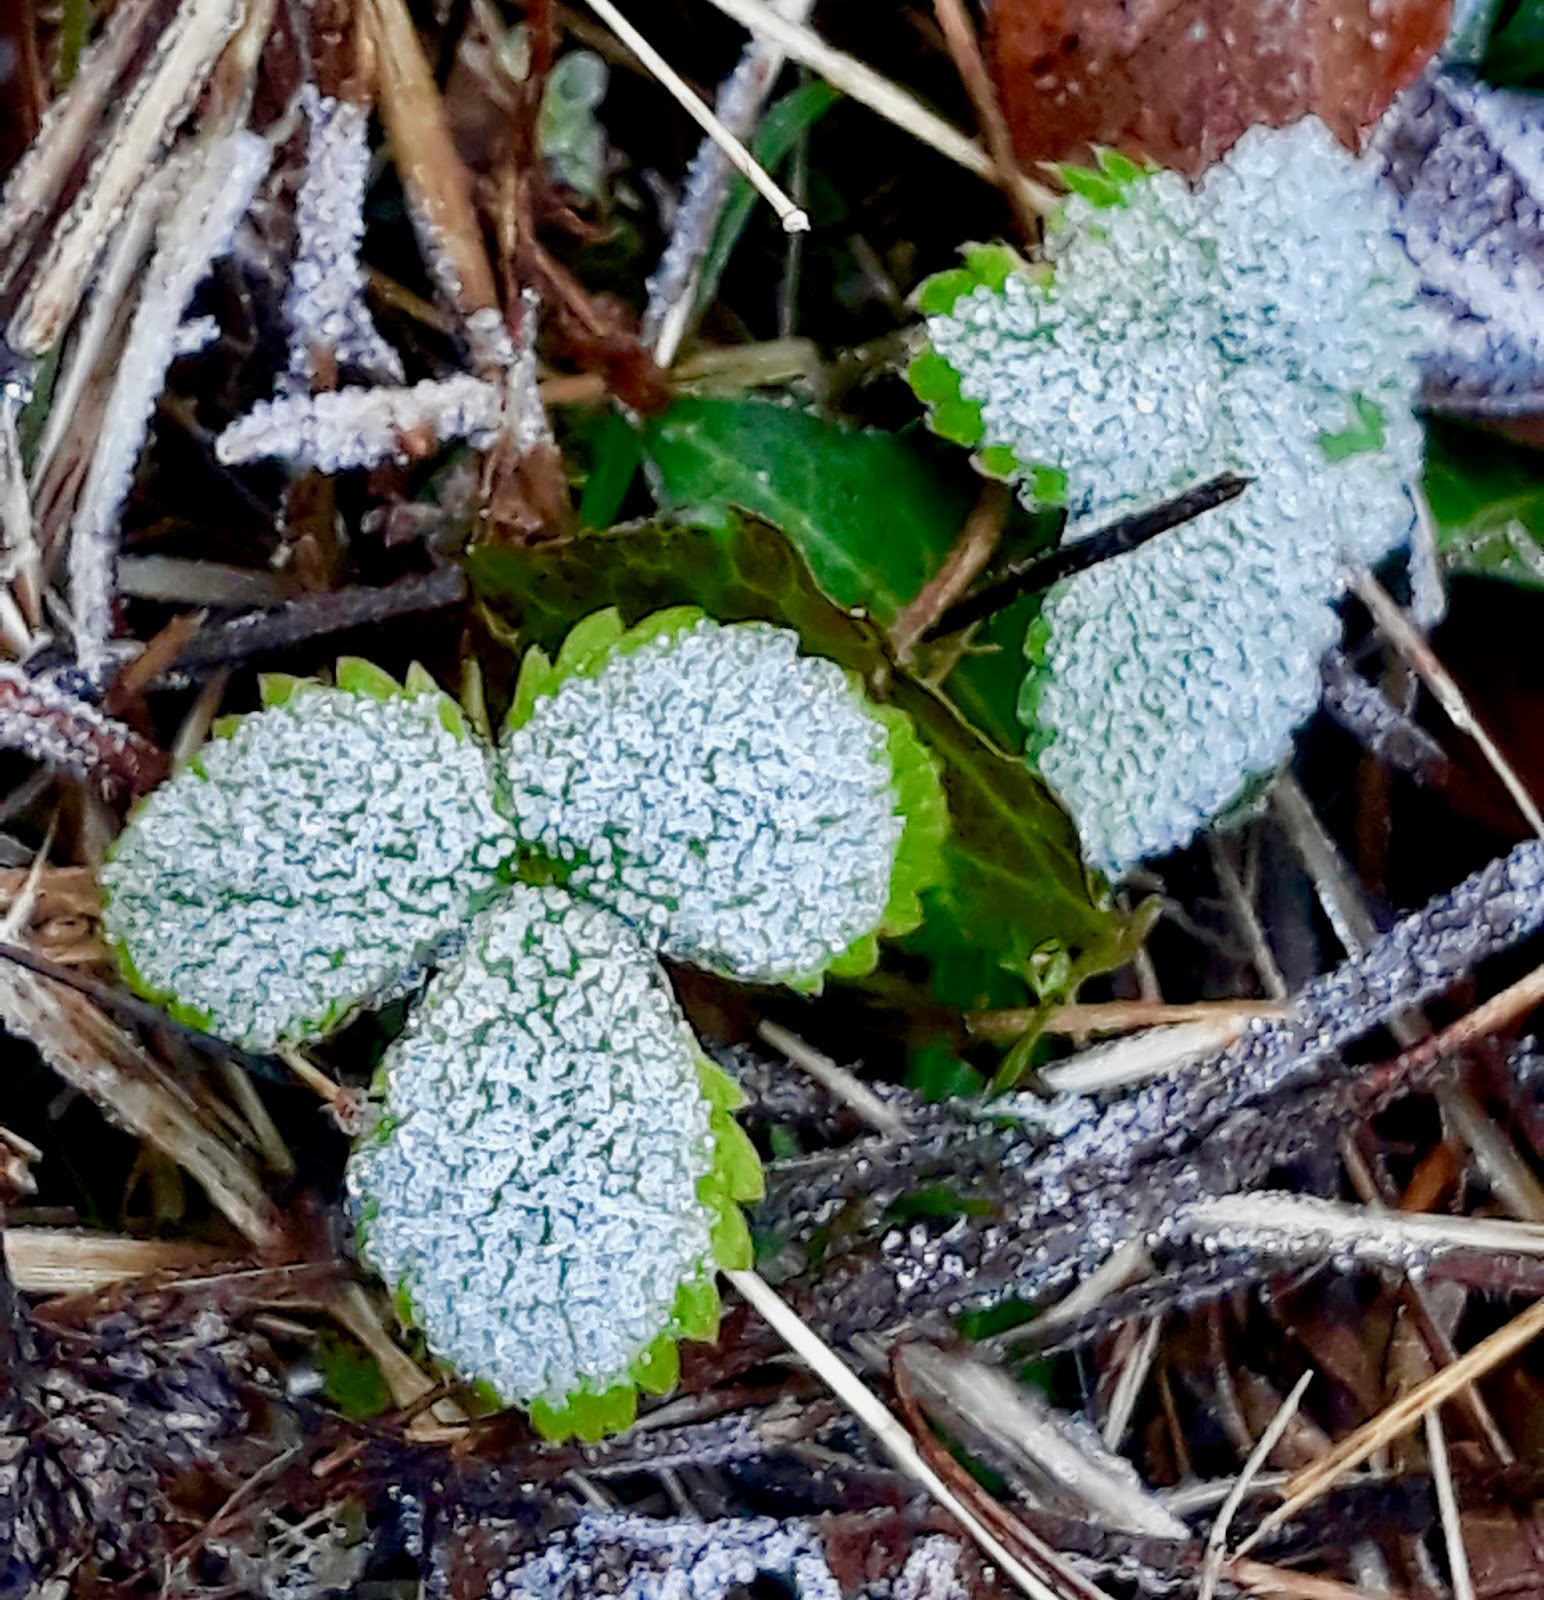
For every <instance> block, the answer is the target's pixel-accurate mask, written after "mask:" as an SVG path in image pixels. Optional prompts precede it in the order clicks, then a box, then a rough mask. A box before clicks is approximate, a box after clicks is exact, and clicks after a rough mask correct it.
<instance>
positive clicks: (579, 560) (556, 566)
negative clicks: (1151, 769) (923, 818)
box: [468, 513, 1123, 970]
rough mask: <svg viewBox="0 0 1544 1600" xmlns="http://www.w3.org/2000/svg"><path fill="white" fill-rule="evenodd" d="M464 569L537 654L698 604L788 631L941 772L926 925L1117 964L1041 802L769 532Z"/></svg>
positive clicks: (1027, 949) (484, 555) (1019, 954)
mask: <svg viewBox="0 0 1544 1600" xmlns="http://www.w3.org/2000/svg"><path fill="white" fill-rule="evenodd" d="M468 565H469V570H470V573H471V576H472V580H473V582H474V583H475V584H476V585H477V587H478V589H479V590H480V591H481V592H482V594H483V595H484V597H485V598H486V599H487V600H488V602H489V603H490V605H492V606H493V607H494V608H495V609H496V610H502V611H503V612H505V613H507V615H508V618H509V620H510V621H511V622H512V623H514V624H515V625H516V626H517V627H519V629H520V630H521V633H522V636H523V637H524V638H526V639H528V640H530V641H531V642H532V643H534V644H536V645H539V646H542V647H544V648H548V649H552V648H556V647H557V646H558V645H559V644H560V643H561V642H562V640H563V637H564V635H565V633H566V631H567V629H568V627H569V625H570V624H571V623H572V622H574V621H575V620H577V619H578V618H580V617H583V616H587V615H589V614H590V613H591V612H592V611H594V610H595V609H596V607H598V606H606V605H617V606H619V607H620V609H621V614H622V620H623V622H624V623H626V622H629V621H635V620H637V619H639V618H641V617H643V616H646V615H648V614H649V613H650V612H652V611H655V610H658V609H660V608H662V607H665V606H671V605H681V604H695V605H700V606H701V607H703V609H704V610H705V611H707V612H709V613H710V614H711V615H712V616H714V617H717V618H719V619H721V620H723V621H725V622H735V621H742V620H745V619H748V618H761V619H763V620H767V621H772V622H779V623H783V624H786V625H787V626H789V627H792V628H794V629H796V630H797V631H798V632H799V633H800V635H801V636H802V638H803V640H804V643H805V645H806V647H807V648H808V649H809V650H811V651H815V652H818V653H819V654H821V655H824V656H829V657H830V658H831V659H832V660H834V661H837V662H839V663H840V664H841V665H842V666H844V667H847V668H849V669H850V670H852V671H854V672H856V673H857V674H858V675H859V676H860V677H861V678H862V679H863V681H864V684H865V686H866V688H867V691H868V693H869V695H870V697H871V698H873V699H876V700H880V701H883V700H886V699H888V700H889V701H890V702H891V703H893V704H895V705H897V706H899V707H900V709H901V710H903V711H905V712H906V713H908V715H910V716H911V718H912V720H913V722H914V724H915V726H916V728H917V731H918V733H919V734H920V735H921V737H922V740H923V742H924V743H925V744H926V745H927V746H928V747H929V748H930V749H931V751H932V753H933V754H934V755H935V756H936V757H938V758H939V760H940V761H941V762H942V767H943V784H944V794H945V798H946V800H947V802H948V809H949V816H950V824H951V829H952V832H951V836H950V839H949V841H948V842H947V843H946V844H945V846H944V859H945V863H946V867H947V871H948V877H947V880H946V883H945V885H944V887H943V888H942V889H934V890H932V891H930V892H929V894H928V895H927V896H925V897H924V905H925V907H926V908H927V915H928V916H929V917H931V916H932V915H933V907H934V905H935V904H937V903H938V902H939V900H940V899H941V898H942V899H945V900H947V901H948V902H949V908H950V913H951V915H952V916H953V918H954V919H955V922H956V924H957V925H958V926H959V927H960V928H962V929H967V930H969V936H970V938H971V939H972V940H973V942H974V943H975V944H976V945H977V946H978V947H980V948H981V949H984V950H985V951H987V952H989V954H990V955H991V956H992V957H993V958H994V959H998V960H1002V961H1007V962H1011V963H1019V964H1022V963H1025V962H1027V961H1029V960H1030V959H1031V957H1032V956H1033V955H1034V954H1035V953H1036V952H1037V951H1039V950H1041V949H1042V947H1044V946H1045V945H1046V944H1047V943H1050V944H1053V945H1056V946H1057V947H1059V948H1064V949H1066V950H1067V951H1068V952H1073V953H1076V954H1077V955H1078V957H1079V958H1080V959H1082V960H1084V961H1086V962H1088V963H1089V965H1090V966H1091V968H1092V969H1093V970H1102V969H1103V968H1104V967H1105V966H1107V965H1109V964H1113V963H1115V962H1118V961H1119V960H1120V959H1122V945H1121V935H1122V930H1123V923H1122V919H1121V918H1120V917H1119V916H1118V915H1117V914H1116V913H1115V912H1114V911H1112V910H1111V909H1110V907H1109V905H1108V903H1107V899H1106V897H1105V895H1104V892H1103V890H1102V889H1101V888H1100V887H1099V886H1098V885H1097V884H1096V882H1095V881H1094V880H1093V879H1091V878H1090V876H1089V875H1088V874H1087V873H1086V872H1085V870H1084V868H1083V865H1082V862H1081V860H1080V858H1079V855H1078V847H1077V840H1076V836H1075V834H1074V832H1073V829H1072V824H1071V823H1070V822H1069V821H1068V819H1067V816H1066V813H1065V812H1064V811H1063V810H1062V809H1061V807H1060V806H1059V805H1058V804H1057V802H1056V800H1055V799H1054V798H1053V797H1052V795H1051V793H1050V791H1049V790H1048V789H1047V788H1046V787H1045V785H1044V784H1042V783H1041V782H1040V780H1039V779H1038V778H1036V777H1035V776H1034V774H1033V773H1032V772H1031V771H1030V770H1029V768H1028V767H1027V766H1026V765H1025V764H1024V762H1022V761H1020V760H1017V759H1015V758H1013V757H1010V756H1008V755H1005V754H1003V752H1002V751H1001V750H999V749H997V748H995V747H994V746H993V745H991V744H990V743H989V742H988V741H987V740H986V739H984V738H982V736H981V735H980V734H979V733H977V732H976V731H975V729H973V728H972V727H970V726H969V724H968V723H966V722H965V721H963V720H962V719H961V717H960V715H959V713H958V712H957V711H956V709H955V708H954V707H953V706H952V705H951V704H950V703H949V702H948V701H947V700H946V699H945V698H944V696H943V695H942V694H940V693H939V692H938V691H937V690H934V689H931V688H929V687H927V686H925V685H923V684H920V683H918V682H916V681H915V680H913V679H911V678H908V677H907V676H905V675H904V674H902V673H899V672H897V670H896V668H895V666H894V664H893V663H892V662H891V661H890V660H889V658H888V657H887V655H886V653H885V650H884V646H883V641H882V640H881V638H880V636H879V634H878V633H877V631H876V630H875V628H874V627H873V626H872V624H870V623H868V622H866V621H864V620H863V619H861V618H858V617H854V616H853V615H851V614H850V613H849V612H847V611H844V610H843V609H841V608H840V607H838V606H836V605H833V604H832V603H831V602H830V601H829V600H828V599H827V598H826V597H825V596H824V595H823V594H822V593H821V592H820V589H819V588H818V587H817V585H816V583H815V581H814V579H813V577H812V576H811V573H810V570H809V568H808V567H806V566H805V564H804V563H803V562H802V561H801V560H800V559H799V556H798V553H797V552H796V551H795V549H794V548H793V546H792V544H791V543H790V541H789V540H787V539H785V538H783V537H782V536H781V535H780V534H779V533H778V531H777V529H775V528H773V527H771V526H769V525H768V524H766V523H764V522H760V521H756V520H754V519H751V518H747V517H743V516H739V515H735V514H732V513H730V514H727V515H725V516H724V517H722V518H721V519H715V521H714V522H713V524H712V526H709V527H702V526H690V525H682V524H673V523H669V522H651V523H641V524H636V525H631V526H626V527H621V528H615V529H612V530H611V531H610V532H609V533H606V534H595V535H587V536H584V537H581V538H576V539H571V540H567V541H560V542H553V543H548V544H543V545H541V546H535V547H528V548H525V549H511V548H507V547H494V546H492V545H481V546H477V547H475V548H474V549H473V551H472V552H471V555H470V557H469V563H468Z"/></svg>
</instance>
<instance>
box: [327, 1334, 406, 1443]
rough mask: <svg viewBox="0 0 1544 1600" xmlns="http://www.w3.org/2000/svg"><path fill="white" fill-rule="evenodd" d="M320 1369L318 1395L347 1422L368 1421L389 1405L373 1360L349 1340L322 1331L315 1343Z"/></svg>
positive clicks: (389, 1400)
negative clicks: (346, 1419) (320, 1381)
mask: <svg viewBox="0 0 1544 1600" xmlns="http://www.w3.org/2000/svg"><path fill="white" fill-rule="evenodd" d="M316 1355H317V1361H318V1362H319V1364H320V1365H321V1369H322V1394H323V1396H324V1397H325V1398H326V1399H327V1400H328V1401H329V1402H330V1403H331V1404H332V1405H334V1406H336V1407H337V1409H338V1410H339V1411H341V1412H342V1413H343V1415H344V1416H345V1417H347V1418H348V1420H349V1421H350V1422H368V1421H369V1420H370V1418H371V1417H378V1416H380V1414H381V1413H382V1412H383V1411H385V1410H387V1409H388V1408H389V1407H390V1405H391V1391H390V1390H389V1389H388V1388H387V1387H386V1380H385V1379H384V1378H383V1377H382V1376H381V1369H380V1368H379V1367H378V1366H377V1365H376V1364H375V1358H374V1357H373V1356H371V1355H367V1354H366V1353H365V1351H363V1350H361V1349H360V1348H359V1346H358V1345H357V1344H355V1343H354V1341H353V1340H352V1339H345V1338H343V1337H341V1336H340V1335H339V1334H336V1333H334V1332H332V1330H331V1329H329V1328H324V1329H323V1330H322V1332H321V1335H320V1337H319V1338H318V1340H317V1346H316Z"/></svg>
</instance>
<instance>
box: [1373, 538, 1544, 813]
mask: <svg viewBox="0 0 1544 1600" xmlns="http://www.w3.org/2000/svg"><path fill="white" fill-rule="evenodd" d="M1347 571H1348V575H1349V577H1350V581H1351V586H1352V588H1353V589H1354V590H1355V591H1356V595H1357V598H1358V599H1359V600H1360V601H1361V602H1362V604H1363V605H1364V606H1366V607H1367V609H1368V611H1370V612H1371V613H1372V619H1373V621H1374V622H1375V623H1377V625H1378V631H1379V632H1380V633H1381V634H1382V635H1383V637H1384V638H1385V639H1387V640H1388V642H1389V643H1390V644H1391V645H1393V647H1394V648H1395V649H1396V650H1397V651H1398V652H1399V654H1400V655H1401V656H1403V657H1404V659H1405V660H1406V661H1408V662H1409V664H1410V666H1411V667H1412V668H1413V669H1414V670H1415V672H1416V674H1417V675H1418V676H1419V678H1420V680H1421V682H1422V683H1424V684H1425V685H1426V687H1427V688H1428V689H1430V690H1431V692H1432V694H1433V695H1434V696H1435V697H1436V701H1437V704H1438V705H1440V706H1441V707H1442V710H1443V713H1444V714H1445V715H1446V717H1447V719H1448V721H1449V722H1451V723H1452V724H1453V726H1454V727H1455V728H1457V729H1458V731H1459V732H1460V733H1463V734H1467V735H1468V737H1469V738H1471V739H1472V740H1473V741H1474V742H1475V744H1476V745H1477V746H1478V747H1479V750H1480V753H1481V754H1482V755H1483V756H1484V757H1485V760H1486V761H1487V762H1488V763H1489V765H1490V769H1491V771H1492V772H1494V773H1495V774H1496V776H1497V777H1498V778H1499V779H1500V780H1501V783H1502V786H1503V787H1504V788H1505V789H1506V792H1507V793H1508V794H1509V795H1510V796H1511V797H1512V800H1513V802H1514V803H1515V804H1516V806H1517V809H1518V810H1519V811H1520V812H1521V813H1522V815H1523V819H1524V821H1526V822H1527V824H1528V826H1529V827H1530V828H1532V829H1533V831H1534V832H1535V833H1536V834H1538V835H1539V837H1540V838H1544V814H1541V813H1540V811H1539V808H1538V804H1537V803H1536V802H1535V800H1534V798H1533V796H1532V795H1531V794H1530V793H1529V792H1528V786H1527V785H1526V784H1525V783H1524V782H1523V780H1522V779H1521V778H1520V777H1519V776H1518V775H1517V770H1516V768H1514V767H1513V766H1512V764H1511V762H1510V761H1508V760H1507V758H1506V757H1505V756H1504V755H1503V754H1502V753H1501V749H1500V747H1499V746H1498V745H1497V744H1496V741H1495V740H1494V739H1492V738H1491V736H1490V734H1489V733H1488V732H1487V730H1486V728H1485V726H1484V724H1483V723H1481V721H1480V719H1479V718H1478V717H1477V716H1475V714H1474V711H1473V709H1472V708H1471V706H1470V705H1469V701H1468V699H1467V697H1466V696H1465V694H1464V692H1463V690H1462V689H1461V688H1460V687H1459V685H1458V680H1457V679H1456V678H1454V676H1453V675H1452V673H1450V672H1449V671H1448V670H1447V668H1446V667H1445V666H1443V665H1442V663H1441V661H1439V660H1438V659H1437V654H1436V652H1435V651H1434V650H1433V649H1432V648H1431V646H1430V645H1429V644H1427V642H1426V640H1425V639H1424V638H1422V637H1421V635H1420V634H1419V633H1418V632H1417V631H1416V629H1415V628H1414V626H1413V625H1412V624H1411V622H1410V620H1409V618H1407V617H1406V616H1405V614H1404V612H1403V611H1401V610H1400V609H1399V607H1398V606H1397V605H1396V604H1395V603H1394V599H1393V597H1392V596H1391V595H1390V594H1389V592H1388V590H1387V589H1385V588H1384V587H1383V585H1382V584H1381V583H1379V582H1378V580H1377V579H1376V578H1375V577H1374V576H1373V575H1372V573H1371V572H1370V571H1369V570H1368V569H1367V568H1366V567H1365V566H1364V565H1363V564H1362V563H1361V562H1359V561H1351V560H1348V561H1347Z"/></svg>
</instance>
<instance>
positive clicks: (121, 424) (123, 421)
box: [70, 133, 269, 677]
mask: <svg viewBox="0 0 1544 1600" xmlns="http://www.w3.org/2000/svg"><path fill="white" fill-rule="evenodd" d="M201 156H202V163H201V165H200V166H199V167H198V168H197V170H196V171H195V172H194V173H193V174H192V175H191V181H190V182H189V185H188V188H187V190H186V192H185V193H184V194H183V196H182V197H181V199H179V200H178V201H177V203H176V205H175V206H174V208H173V209H172V211H171V212H170V213H169V214H168V216H167V218H166V220H165V221H164V222H163V223H162V224H161V227H160V229H159V230H158V233H157V238H156V253H155V256H154V258H153V259H152V261H151V263H150V268H149V271H148V273H147V275H146V279H145V288H144V292H143V293H142V295H141V297H140V302H139V305H138V307H137V308H136V309H135V312H134V321H133V323H132V324H131V325H130V328H129V336H128V339H127V340H126V342H125V344H124V347H123V354H122V356H121V357H120V358H119V362H118V367H117V373H116V376H115V378H114V381H113V387H112V392H111V394H110V395H109V396H108V400H107V406H106V409H105V411H104V413H103V417H102V424H101V431H100V435H99V437H98V441H97V448H96V452H95V454H94V455H93V456H92V458H91V466H90V468H89V469H88V470H87V473H86V482H85V485H84V487H83V488H82V489H81V493H80V501H79V503H78V505H77V506H76V510H75V516H74V518H73V520H72V522H71V527H70V603H71V607H72V610H73V613H74V626H75V635H76V637H75V646H76V657H77V659H78V660H79V662H80V665H81V668H82V670H83V671H85V672H86V673H87V674H88V675H90V676H93V677H96V676H99V675H100V674H101V673H102V672H103V670H104V669H105V667H106V664H107V640H108V635H109V634H110V632H111V629H112V617H111V611H112V593H113V563H114V561H115V560H116V557H117V553H118V521H119V517H120V516H121V514H122V510H123V503H124V501H125V500H126V499H127V497H128V493H129V486H130V483H131V482H132V480H133V476H134V464H135V462H136V461H137V460H138V459H139V453H140V449H141V447H142V446H143V444H144V439H145V430H146V428H147V427H148V426H149V422H150V416H151V413H152V411H153V410H154V409H155V402H156V396H157V395H159V394H160V392H161V387H162V385H163V384H164V383H165V381H166V369H167V368H168V367H169V366H170V365H171V362H172V357H173V354H174V352H175V349H176V340H177V327H178V324H179V323H180V322H181V320H182V314H183V312H184V310H185V309H186V308H187V304H188V301H189V300H190V299H191V298H192V295H193V291H194V290H195V289H196V288H197V287H198V285H199V284H200V283H201V282H202V281H203V278H204V276H205V274H206V273H207V272H208V271H209V266H210V263H211V262H212V261H213V260H214V259H215V258H216V257H217V256H220V255H222V254H224V252H225V251H226V250H227V249H228V248H229V246H230V240H231V235H232V233H233V232H234V230H235V227H236V223H237V222H238V221H239V220H240V218H241V216H242V214H243V213H244V212H245V211H246V209H247V207H248V205H249V204H250V203H251V200H252V195H253V193H254V191H255V190H256V188H257V185H258V184H259V183H260V182H261V181H262V178H263V175H264V173H266V172H267V170H268V158H269V151H268V146H267V145H266V144H265V143H264V142H263V140H261V139H259V138H258V137H257V136H256V135H255V134H250V133H238V134H233V135H231V136H230V137H229V138H227V139H222V140H221V141H219V143H217V144H215V145H213V146H211V147H209V148H208V149H207V150H206V151H203V152H201Z"/></svg>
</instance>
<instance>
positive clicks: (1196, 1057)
mask: <svg viewBox="0 0 1544 1600" xmlns="http://www.w3.org/2000/svg"><path fill="white" fill-rule="evenodd" d="M1276 1014H1277V1015H1280V1014H1281V1013H1280V1012H1279V1011H1278V1012H1277V1013H1276ZM1247 1020H1248V1019H1247V1018H1246V1017H1244V1016H1240V1015H1238V1014H1237V1013H1234V1014H1232V1015H1228V1014H1226V1013H1225V1014H1223V1015H1221V1016H1217V1017H1212V1018H1208V1019H1207V1020H1205V1021H1202V1022H1181V1023H1178V1024H1177V1025H1175V1026H1174V1027H1169V1028H1147V1029H1144V1030H1143V1031H1142V1032H1141V1033H1133V1034H1129V1035H1128V1036H1127V1037H1126V1038H1124V1039H1113V1040H1111V1041H1110V1042H1109V1043H1107V1044H1100V1045H1095V1046H1094V1047H1093V1048H1092V1049H1090V1050H1082V1051H1079V1053H1078V1054H1077V1055H1075V1056H1069V1057H1068V1058H1067V1059H1066V1060H1065V1061H1053V1062H1052V1063H1051V1064H1050V1065H1049V1066H1046V1067H1042V1068H1041V1069H1040V1074H1039V1076H1040V1081H1041V1082H1042V1083H1043V1084H1044V1085H1045V1086H1046V1088H1048V1089H1049V1090H1051V1092H1052V1093H1053V1094H1104V1093H1107V1092H1108V1091H1109V1090H1111V1089H1121V1088H1125V1087H1127V1086H1129V1085H1131V1084H1133V1083H1143V1082H1145V1081H1146V1080H1147V1079H1149V1078H1157V1077H1161V1076H1162V1075H1163V1074H1164V1073H1167V1072H1177V1071H1179V1070H1180V1069H1181V1068H1184V1067H1188V1066H1193V1065H1194V1064H1195V1063H1196V1062H1197V1061H1200V1060H1202V1059H1203V1058H1205V1057H1206V1056H1209V1055H1212V1054H1214V1053H1215V1052H1216V1051H1218V1050H1222V1049H1225V1048H1226V1047H1227V1046H1228V1045H1230V1044H1232V1043H1233V1041H1234V1040H1235V1039H1237V1038H1238V1036H1239V1035H1240V1034H1241V1033H1242V1032H1243V1031H1244V1026H1245V1023H1246V1021H1247Z"/></svg>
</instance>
